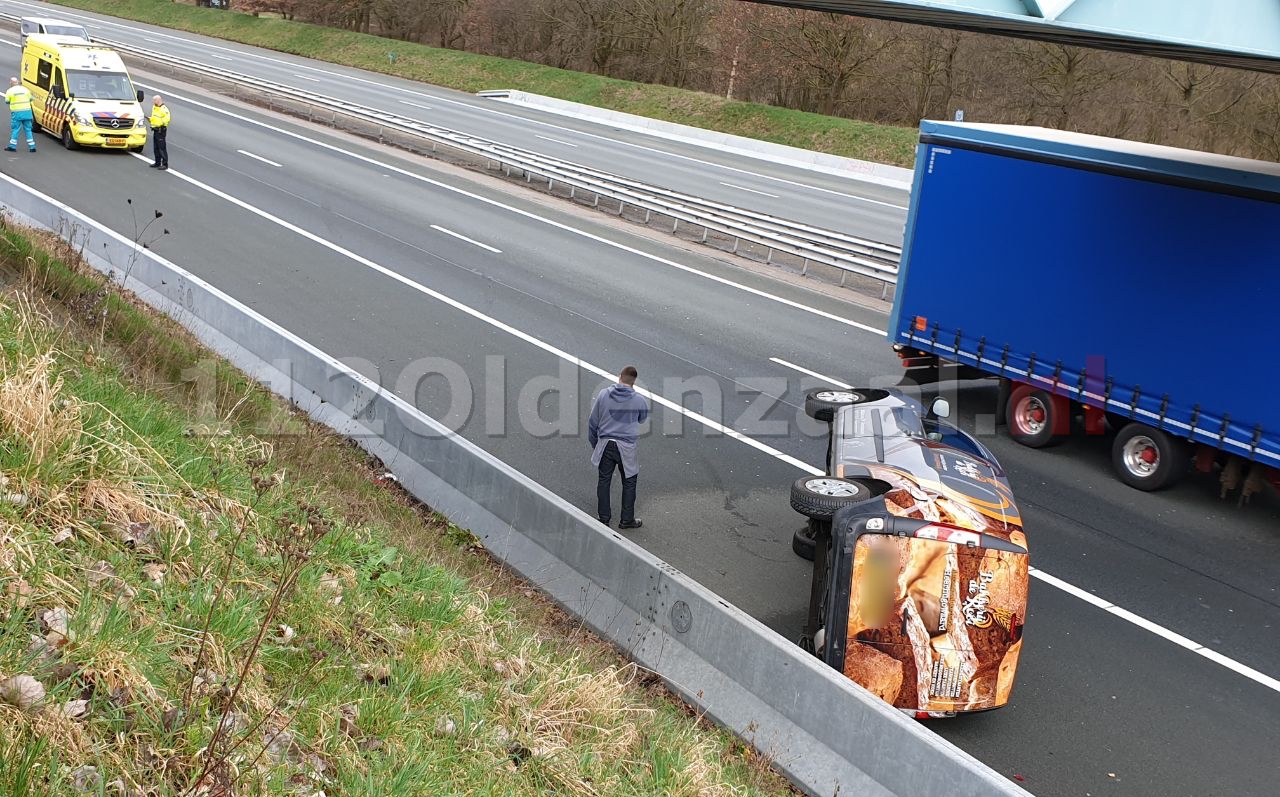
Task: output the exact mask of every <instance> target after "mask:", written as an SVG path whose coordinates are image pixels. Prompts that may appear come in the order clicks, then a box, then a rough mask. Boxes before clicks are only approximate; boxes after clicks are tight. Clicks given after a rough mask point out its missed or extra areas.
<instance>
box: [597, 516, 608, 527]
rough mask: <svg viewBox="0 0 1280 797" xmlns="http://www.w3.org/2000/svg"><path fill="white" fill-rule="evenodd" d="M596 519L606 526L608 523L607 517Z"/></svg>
mask: <svg viewBox="0 0 1280 797" xmlns="http://www.w3.org/2000/svg"><path fill="white" fill-rule="evenodd" d="M596 520H598V521H600V522H601V523H603V524H605V525H606V526H607V525H609V518H607V517H601V518H596Z"/></svg>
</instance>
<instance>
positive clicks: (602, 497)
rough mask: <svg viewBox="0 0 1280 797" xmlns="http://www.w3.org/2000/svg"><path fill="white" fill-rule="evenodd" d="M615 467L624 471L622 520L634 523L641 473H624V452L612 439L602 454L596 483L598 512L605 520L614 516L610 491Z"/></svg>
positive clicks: (619, 470)
mask: <svg viewBox="0 0 1280 797" xmlns="http://www.w3.org/2000/svg"><path fill="white" fill-rule="evenodd" d="M615 468H616V469H617V470H618V472H619V473H622V522H623V523H633V522H635V519H636V482H637V481H638V480H639V479H640V474H638V473H637V474H635V475H634V476H628V475H627V474H626V473H623V471H622V452H620V451H619V450H618V444H617V443H615V442H613V441H612V440H610V441H609V444H608V445H606V446H605V447H604V453H603V454H601V456H600V480H599V481H598V482H597V483H596V505H597V508H596V514H597V515H599V516H600V519H601V520H603V521H605V522H608V520H609V518H610V517H612V510H611V509H610V508H609V492H610V489H611V488H612V487H613V471H614V469H615Z"/></svg>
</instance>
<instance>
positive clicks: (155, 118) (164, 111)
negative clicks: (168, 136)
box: [148, 105, 172, 127]
mask: <svg viewBox="0 0 1280 797" xmlns="http://www.w3.org/2000/svg"><path fill="white" fill-rule="evenodd" d="M171 118H172V115H171V114H170V113H169V106H168V105H152V106H151V118H150V119H149V120H148V121H150V122H151V126H152V127H168V126H169V120H170V119H171Z"/></svg>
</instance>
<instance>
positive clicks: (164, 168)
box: [160, 163, 169, 172]
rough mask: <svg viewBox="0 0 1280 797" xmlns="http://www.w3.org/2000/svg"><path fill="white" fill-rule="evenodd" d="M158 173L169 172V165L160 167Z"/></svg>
mask: <svg viewBox="0 0 1280 797" xmlns="http://www.w3.org/2000/svg"><path fill="white" fill-rule="evenodd" d="M160 171H162V172H167V171H169V164H167V163H166V164H165V165H163V166H161V167H160Z"/></svg>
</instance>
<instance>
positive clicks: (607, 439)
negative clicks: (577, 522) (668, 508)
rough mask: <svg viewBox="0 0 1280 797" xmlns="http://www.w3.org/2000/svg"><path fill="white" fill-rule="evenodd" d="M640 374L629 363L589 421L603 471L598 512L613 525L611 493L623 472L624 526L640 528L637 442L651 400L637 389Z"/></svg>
mask: <svg viewBox="0 0 1280 797" xmlns="http://www.w3.org/2000/svg"><path fill="white" fill-rule="evenodd" d="M637 376H639V373H638V372H637V371H636V369H635V367H634V366H630V365H628V366H627V367H626V368H623V369H622V373H620V374H618V383H617V384H616V385H610V386H609V387H606V388H605V389H604V390H601V391H600V393H599V394H597V395H596V400H595V403H594V404H592V405H591V417H590V419H588V421H587V442H589V443H591V464H592V465H595V466H596V469H597V470H598V471H599V476H600V478H599V480H598V481H597V482H596V515H597V516H598V517H599V518H600V522H601V523H603V524H605V525H606V526H607V525H609V520H610V518H611V517H612V511H611V510H610V508H609V493H610V491H611V490H612V488H613V471H614V470H615V469H616V470H620V471H622V522H620V523H619V524H618V528H620V529H638V528H640V527H641V526H642V525H644V524H643V523H641V522H640V520H639V519H637V518H636V481H637V479H639V477H640V463H639V462H637V461H636V441H637V440H638V439H639V437H640V424H642V423H644V422H645V421H646V420H648V418H649V402H647V401H645V400H644V396H641V395H640V394H639V393H637V392H636V391H635V384H636V377H637Z"/></svg>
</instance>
